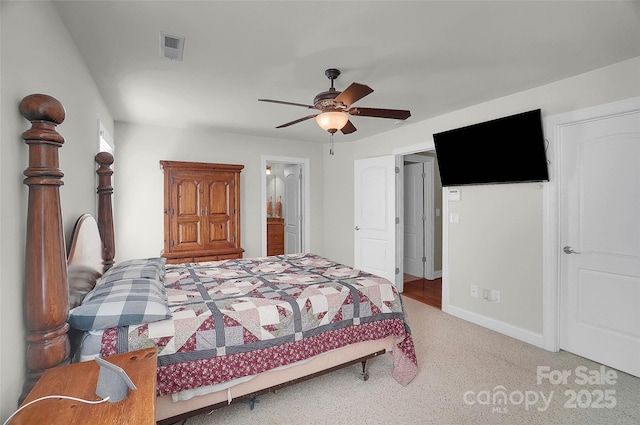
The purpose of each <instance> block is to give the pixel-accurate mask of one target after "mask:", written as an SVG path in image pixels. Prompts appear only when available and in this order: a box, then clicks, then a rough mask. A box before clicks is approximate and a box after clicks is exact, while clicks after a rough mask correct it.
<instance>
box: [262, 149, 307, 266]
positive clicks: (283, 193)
mask: <svg viewBox="0 0 640 425" xmlns="http://www.w3.org/2000/svg"><path fill="white" fill-rule="evenodd" d="M262 163H263V169H264V170H265V172H264V173H263V174H262V176H263V177H262V180H263V184H262V201H263V202H262V205H263V210H262V223H263V224H262V229H263V231H262V235H263V238H262V252H263V255H282V254H293V253H298V252H307V250H308V248H307V247H308V246H309V226H308V223H309V179H308V175H309V160H308V159H306V158H289V157H267V156H265V157H263V158H262Z"/></svg>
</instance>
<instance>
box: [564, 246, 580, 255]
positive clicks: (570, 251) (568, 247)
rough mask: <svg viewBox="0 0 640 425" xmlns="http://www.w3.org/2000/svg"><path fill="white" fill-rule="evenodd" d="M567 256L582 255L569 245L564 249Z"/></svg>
mask: <svg viewBox="0 0 640 425" xmlns="http://www.w3.org/2000/svg"><path fill="white" fill-rule="evenodd" d="M562 250H563V251H564V253H565V254H580V253H579V252H578V251H574V250H573V248H571V247H570V246H569V245H567V246H565V247H564V248H562Z"/></svg>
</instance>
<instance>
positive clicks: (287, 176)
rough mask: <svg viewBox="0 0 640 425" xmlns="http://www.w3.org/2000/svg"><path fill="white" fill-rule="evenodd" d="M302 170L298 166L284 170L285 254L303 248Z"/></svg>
mask: <svg viewBox="0 0 640 425" xmlns="http://www.w3.org/2000/svg"><path fill="white" fill-rule="evenodd" d="M301 169H302V167H301V166H300V165H298V164H296V165H291V166H288V167H285V169H284V193H285V199H286V201H287V202H286V203H285V205H284V252H285V254H295V253H297V252H300V250H301V247H302V232H301V229H302V226H301V220H302V192H301V190H302V185H301V181H302V179H301V177H302V176H301V172H302V171H301Z"/></svg>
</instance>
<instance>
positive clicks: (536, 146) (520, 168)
mask: <svg viewBox="0 0 640 425" xmlns="http://www.w3.org/2000/svg"><path fill="white" fill-rule="evenodd" d="M433 141H434V143H435V147H436V157H437V159H438V167H439V168H440V179H441V180H442V185H443V186H461V185H476V184H495V183H522V182H539V181H548V180H549V173H548V170H547V158H546V153H545V150H546V149H545V148H546V147H545V141H544V136H543V133H542V116H541V112H540V109H536V110H533V111H529V112H524V113H521V114H516V115H511V116H508V117H504V118H498V119H496V120H492V121H487V122H483V123H479V124H474V125H470V126H468V127H462V128H458V129H455V130H449V131H444V132H442V133H437V134H434V135H433Z"/></svg>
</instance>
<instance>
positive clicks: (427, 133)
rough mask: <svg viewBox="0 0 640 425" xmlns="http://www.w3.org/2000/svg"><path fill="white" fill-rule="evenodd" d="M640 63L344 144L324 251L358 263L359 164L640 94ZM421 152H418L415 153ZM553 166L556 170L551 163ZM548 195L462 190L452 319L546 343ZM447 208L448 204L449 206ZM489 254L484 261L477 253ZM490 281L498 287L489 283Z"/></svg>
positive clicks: (330, 181)
mask: <svg viewBox="0 0 640 425" xmlns="http://www.w3.org/2000/svg"><path fill="white" fill-rule="evenodd" d="M639 75H640V57H637V58H634V59H631V60H627V61H624V62H620V63H618V64H614V65H611V66H608V67H605V68H601V69H598V70H594V71H592V72H588V73H585V74H581V75H578V76H575V77H572V78H568V79H565V80H562V81H558V82H555V83H551V84H548V85H545V86H541V87H537V88H534V89H531V90H527V91H524V92H520V93H517V94H514V95H511V96H506V97H503V98H499V99H495V100H492V101H489V102H486V103H482V104H480V105H476V106H473V107H470V108H466V109H463V110H459V111H455V112H451V113H448V114H445V115H441V116H438V117H435V118H432V119H428V120H425V121H421V122H417V123H413V124H408V125H405V126H404V127H402V128H398V129H395V130H393V131H390V132H387V133H384V134H381V135H378V136H376V137H371V138H368V139H364V140H360V141H358V142H354V143H352V144H350V146H343V145H339V149H338V153H337V154H336V155H337V156H336V158H335V162H336V163H339V166H336V167H332V168H331V172H330V173H329V172H328V170H329V167H330V164H331V161H330V160H327V161H326V165H327V167H326V168H325V200H326V201H327V202H328V201H329V199H330V197H331V198H333V199H337V200H340V202H341V208H340V209H331V208H325V210H324V211H325V223H324V224H325V234H326V235H327V236H326V237H325V247H324V248H325V250H326V251H327V252H339V253H340V260H341V261H343V262H345V263H347V264H353V205H351V204H349V202H348V200H349V199H351V197H352V196H353V166H352V164H353V160H354V159H357V158H366V157H372V156H379V155H389V154H391V153H393V152H394V151H395V152H398V151H401V152H408V151H410V150H412V148H416V149H417V150H427V149H432V148H433V137H432V135H433V134H434V133H437V132H440V131H444V130H449V129H453V128H457V127H462V126H465V125H469V124H473V123H477V122H482V121H486V120H490V119H493V118H498V117H501V116H507V115H511V114H514V113H518V112H524V111H527V110H531V109H536V108H541V109H542V113H543V116H544V117H546V116H550V115H554V114H558V113H562V112H566V111H571V110H576V109H580V108H584V107H588V106H593V105H597V104H602V103H608V102H612V101H615V100H620V99H626V98H630V97H634V96H638V95H639V94H640V78H639V77H638V76H639ZM414 151H415V149H414ZM551 167H553V164H551ZM542 192H543V191H542V190H541V189H540V188H539V186H538V185H535V184H533V185H532V184H515V185H513V184H511V185H500V186H474V187H465V188H463V195H462V198H463V199H462V201H461V202H458V203H451V202H449V204H448V207H449V209H451V210H452V211H457V212H460V214H461V223H460V224H458V225H455V227H454V226H449V229H448V230H449V239H448V241H447V243H448V258H449V268H450V270H449V276H445V277H446V278H447V281H448V286H449V292H450V299H449V303H450V306H449V310H448V311H449V312H451V313H453V314H456V315H459V316H461V317H464V318H466V319H469V320H472V321H475V322H477V323H481V324H484V325H491V326H493V325H495V326H494V327H496V328H498V329H500V330H501V331H504V332H511V331H513V332H511V333H512V334H516V335H517V336H519V337H524V338H525V339H528V340H529V341H531V342H534V343H537V342H541V341H542V336H541V332H542V320H543V314H544V313H543V311H542V276H543V271H542V267H543V264H542V234H543V233H542V232H543V216H542V202H543V197H542ZM445 202H446V201H445ZM479 252H482V256H481V259H482V261H478V253H479ZM489 282H491V283H489ZM472 283H479V284H480V285H490V288H493V289H499V290H500V291H501V296H502V302H501V303H500V304H495V303H487V302H486V301H482V300H480V299H476V298H471V297H470V296H469V295H468V294H469V285H470V284H472Z"/></svg>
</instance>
